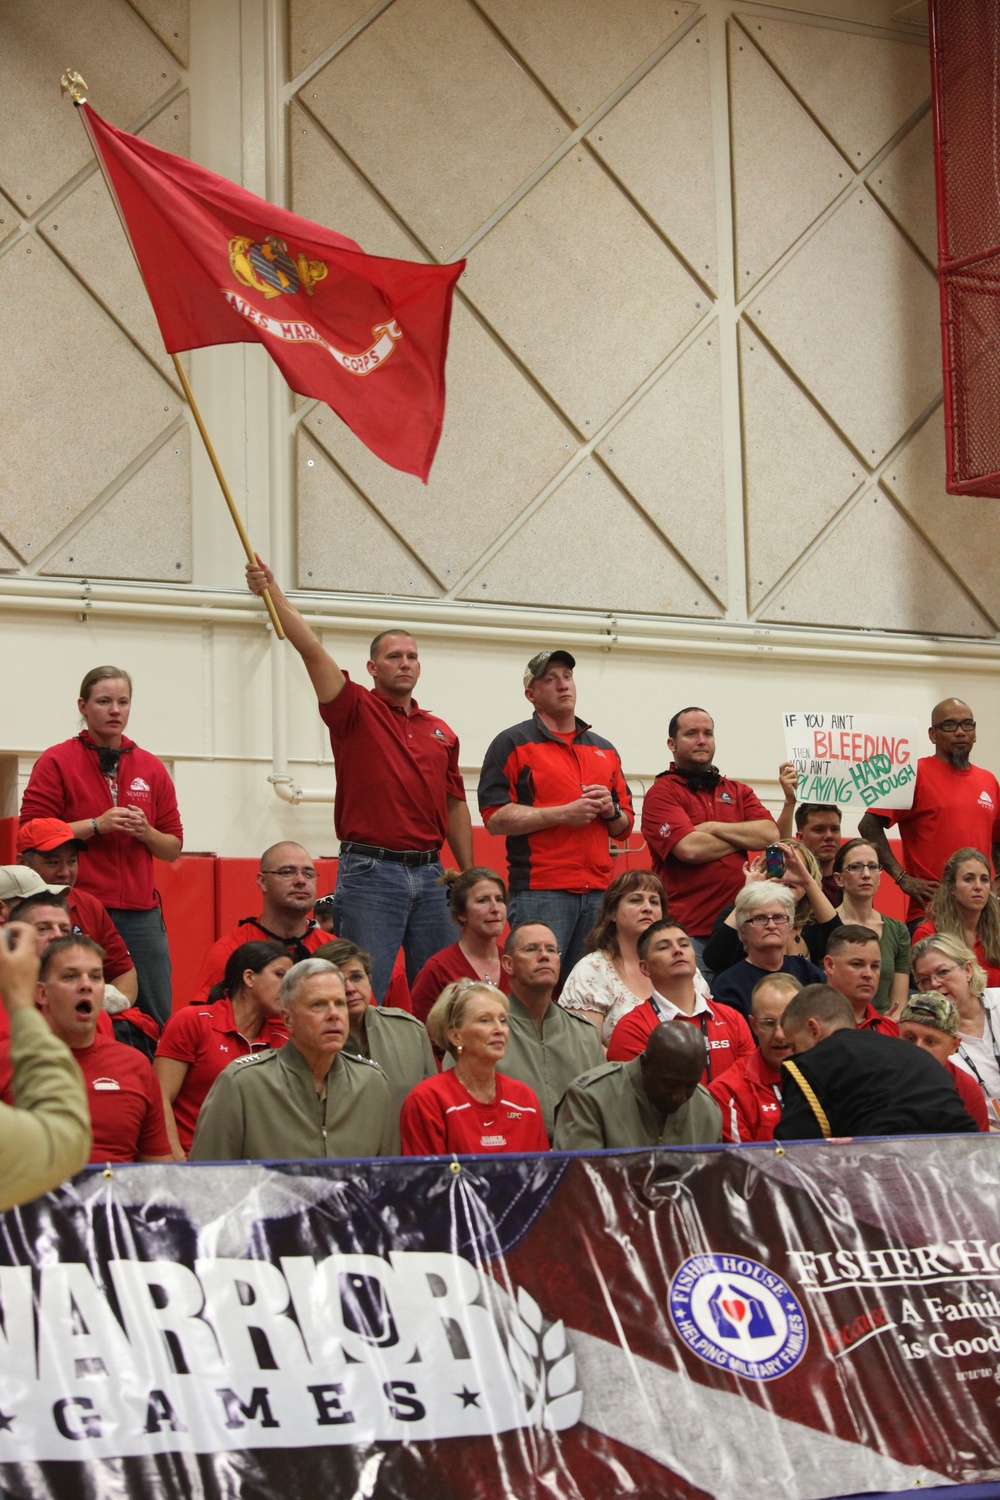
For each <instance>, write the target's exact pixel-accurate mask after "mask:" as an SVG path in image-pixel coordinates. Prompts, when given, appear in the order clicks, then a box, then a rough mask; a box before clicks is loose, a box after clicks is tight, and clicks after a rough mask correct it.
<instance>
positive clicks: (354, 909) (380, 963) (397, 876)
mask: <svg viewBox="0 0 1000 1500" xmlns="http://www.w3.org/2000/svg"><path fill="white" fill-rule="evenodd" d="M441 873H442V871H441V862H440V860H435V861H434V863H433V864H430V865H403V864H399V863H397V862H396V861H395V860H388V859H375V858H373V857H372V855H370V854H354V853H347V854H344V853H341V856H340V863H339V865H338V866H337V885H336V889H335V890H334V893H333V930H334V932H336V934H337V936H338V937H340V938H349V939H350V941H351V942H352V943H357V945H358V947H359V948H364V949H365V950H366V951H367V952H368V953H370V954H371V956H372V990H373V991H374V993H375V998H376V1000H377V1001H378V1003H379V1004H380V1005H381V1004H382V1002H383V999H384V997H385V992H386V990H387V989H388V988H389V980H390V979H391V977H392V966H393V964H394V963H395V961H396V954H397V953H398V952H399V950H400V948H402V950H403V954H404V956H405V958H406V977H407V979H408V980H409V982H410V984H412V983H413V981H414V980H415V979H416V977H417V975H418V974H419V973H420V970H421V969H422V968H423V966H424V964H425V963H426V962H427V960H428V959H429V958H431V957H432V956H433V955H434V954H435V953H439V952H440V951H441V949H442V948H447V947H448V946H449V945H450V944H451V943H454V942H455V941H456V939H457V938H458V928H457V926H456V925H455V923H454V922H453V920H452V917H451V913H450V912H449V910H448V900H447V896H446V894H445V889H444V886H442V885H438V884H437V882H438V880H439V879H440V877H441Z"/></svg>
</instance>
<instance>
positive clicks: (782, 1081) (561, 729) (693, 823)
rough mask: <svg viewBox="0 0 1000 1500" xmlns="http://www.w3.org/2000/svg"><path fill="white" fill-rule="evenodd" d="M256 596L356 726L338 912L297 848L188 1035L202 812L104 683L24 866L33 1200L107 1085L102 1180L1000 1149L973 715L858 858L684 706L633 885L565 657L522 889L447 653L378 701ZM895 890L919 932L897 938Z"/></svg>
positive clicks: (376, 668) (15, 1110) (540, 715)
mask: <svg viewBox="0 0 1000 1500" xmlns="http://www.w3.org/2000/svg"><path fill="white" fill-rule="evenodd" d="M247 572H248V583H249V586H250V588H251V589H252V591H253V592H255V593H258V594H259V593H260V592H261V591H262V590H263V589H264V588H265V587H268V588H269V589H270V592H271V597H272V599H273V601H274V604H275V607H276V609H277V612H278V615H279V618H280V620H281V623H282V626H283V628H284V631H285V634H286V636H287V639H288V641H289V643H290V644H291V646H292V647H293V648H294V649H295V650H296V651H297V652H298V654H299V655H300V656H301V657H302V660H303V662H304V665H305V667H306V670H307V672H308V674H309V677H310V680H311V682H312V685H313V687H314V689H315V692H316V696H317V701H318V705H319V712H320V715H321V717H322V719H323V722H324V723H325V724H326V726H327V728H328V730H329V733H330V739H331V744H332V747H333V754H334V758H335V762H336V770H337V791H336V802H335V805H334V820H335V828H336V833H337V836H338V838H339V840H340V859H339V865H338V873H337V880H336V888H335V890H334V891H333V893H332V896H323V897H321V896H320V894H319V892H318V890H317V870H316V865H315V861H314V860H313V859H312V857H311V856H310V854H309V852H308V851H307V850H306V849H304V848H303V847H302V846H301V845H300V844H298V843H296V842H294V841H285V842H281V843H278V844H275V845H273V846H272V847H271V848H269V849H266V850H265V851H264V853H263V854H262V856H261V860H260V870H259V874H258V877H257V882H258V886H259V889H260V902H259V910H258V911H257V912H254V913H251V914H248V916H247V917H246V918H244V919H243V920H242V921H241V922H240V923H239V924H238V925H237V926H236V927H235V928H234V929H233V930H232V931H231V932H229V933H226V934H225V935H224V936H222V937H220V938H219V939H218V941H217V942H215V943H214V944H213V946H212V947H211V948H210V949H209V951H208V952H207V953H206V954H205V955H204V961H203V963H202V966H201V972H200V975H199V978H198V981H197V983H196V985H195V991H194V994H193V995H192V996H191V997H190V1003H189V1004H185V1005H183V1006H181V1007H180V1008H179V1009H175V1010H173V1011H172V1004H171V988H170V961H169V950H168V948H167V942H166V933H165V929H164V923H163V916H162V912H161V909H160V906H159V903H158V898H157V896H156V892H155V887H154V865H153V859H154V857H155V858H157V859H161V860H174V859H176V858H177V856H178V855H179V854H180V852H181V847H182V839H183V830H182V827H181V820H180V815H179V812H178V808H177V803H176V799H175V796H174V791H173V786H172V783H171V781H170V778H169V776H168V775H167V772H166V770H165V768H164V766H163V765H162V763H161V762H160V761H159V760H158V759H157V758H156V756H155V755H153V754H151V753H150V752H148V751H146V750H143V749H140V748H139V747H138V746H137V745H135V744H134V743H133V741H131V740H130V739H129V738H128V737H127V736H126V734H125V730H126V728H127V725H128V720H129V713H130V709H131V702H132V683H131V679H130V678H129V676H128V673H127V672H125V671H124V670H122V669H121V668H118V667H114V666H103V667H97V668H95V669H94V670H92V671H90V672H88V673H87V675H86V677H85V678H84V680H83V683H82V685H81V689H80V698H79V709H80V713H81V715H82V719H83V725H84V727H83V729H82V731H81V732H80V733H79V734H78V735H76V736H75V737H74V738H72V739H70V740H67V741H65V742H64V743H62V744H58V745H55V746H52V747H51V748H50V749H48V750H46V751H45V752H44V753H43V754H42V755H41V756H40V757H39V759H38V761H37V762H36V764H35V767H34V769H33V771H32V773H31V776H30V779H29V781H28V785H27V788H26V790H25V793H24V797H23V801H22V807H21V819H20V831H19V835H18V841H17V850H18V863H17V864H15V865H10V866H5V867H0V927H2V928H3V929H4V931H3V933H2V934H0V992H2V994H3V998H4V1002H5V1009H4V1010H3V1011H0V1097H2V1099H3V1101H4V1106H3V1107H4V1109H5V1110H6V1111H7V1114H8V1115H9V1116H10V1119H11V1120H14V1119H16V1120H17V1125H18V1128H19V1129H21V1130H26V1131H27V1135H26V1136H25V1139H26V1140H28V1141H29V1145H28V1146H27V1147H19V1149H18V1161H17V1169H18V1186H17V1187H16V1189H14V1190H13V1191H14V1194H15V1196H14V1197H10V1196H9V1195H8V1193H7V1192H6V1191H5V1193H4V1197H3V1200H2V1201H3V1202H4V1203H5V1204H6V1203H7V1202H9V1201H17V1195H20V1196H22V1197H23V1196H24V1194H25V1193H29V1194H30V1192H31V1191H32V1190H34V1191H36V1192H37V1191H43V1190H44V1188H45V1187H47V1186H49V1185H51V1184H52V1182H53V1181H56V1180H59V1178H60V1176H61V1175H63V1174H65V1172H67V1171H70V1170H73V1169H74V1166H75V1165H78V1164H79V1161H81V1160H83V1155H82V1152H83V1151H84V1150H85V1149H86V1146H87V1141H86V1140H85V1139H84V1136H83V1133H81V1132H85V1131H86V1124H87V1122H86V1120H83V1119H82V1118H81V1117H82V1110H81V1107H80V1100H79V1088H78V1083H79V1081H81V1080H82V1084H83V1090H84V1093H85V1097H86V1104H87V1112H88V1114H89V1141H90V1151H89V1160H90V1161H92V1162H101V1163H104V1162H126V1161H147V1162H149V1161H152V1162H157V1161H164V1162H165V1161H184V1160H187V1159H190V1160H192V1161H226V1160H242V1159H246V1158H262V1159H276V1158H310V1157H347V1158H351V1157H365V1156H379V1155H395V1154H399V1153H400V1152H402V1153H403V1154H410V1155H435V1154H442V1153H449V1154H450V1153H452V1152H459V1153H463V1152H472V1153H479V1152H533V1151H545V1150H548V1149H549V1148H550V1146H552V1147H555V1148H556V1149H560V1150H592V1149H601V1148H606V1147H611V1148H623V1147H630V1146H657V1145H679V1144H713V1143H717V1142H720V1141H721V1142H732V1143H739V1144H742V1143H746V1142H756V1141H769V1140H772V1139H779V1140H781V1139H784V1140H789V1139H795V1140H798V1139H803V1138H810V1137H831V1136H832V1137H839V1136H850V1135H861V1134H911V1133H917V1134H919V1133H939V1132H953V1131H957V1132H961V1131H966V1132H971V1131H988V1130H994V1131H1000V901H998V897H997V894H996V890H995V888H994V886H995V880H994V877H995V872H996V868H997V853H998V845H1000V786H998V783H997V780H996V777H995V776H994V775H993V774H992V773H991V772H989V771H987V770H984V769H981V768H980V767H978V766H976V765H974V764H973V763H972V760H971V753H972V749H973V746H974V744H975V739H976V725H975V720H974V717H973V714H972V711H971V709H970V708H969V706H968V705H967V704H966V703H964V702H962V701H961V700H958V699H954V698H949V699H946V700H944V701H943V702H942V703H939V704H937V705H936V706H935V708H934V709H933V710H932V712H931V717H930V728H929V736H930V741H931V745H932V747H933V753H932V754H930V755H928V756H927V757H925V758H922V759H920V760H919V762H918V764H917V768H916V779H915V783H914V798H913V804H912V806H911V807H910V808H907V809H905V810H891V811H890V810H885V811H881V810H880V809H879V808H877V807H875V808H871V809H869V810H868V811H867V812H866V814H865V815H864V817H863V818H862V819H861V824H860V831H859V836H858V837H856V838H849V839H847V840H844V839H843V837H842V831H841V814H840V811H839V809H838V808H837V807H836V806H820V805H816V804H808V803H799V802H798V801H797V798H796V788H797V778H796V773H795V770H794V768H793V767H792V765H791V764H785V765H782V766H781V768H780V770H779V781H780V784H781V787H782V790H783V794H784V805H783V807H782V809H781V812H780V814H779V816H778V817H777V819H775V818H773V817H772V816H771V814H770V812H769V811H768V810H767V808H766V807H765V806H764V804H763V803H762V802H761V801H760V799H759V798H758V797H757V795H756V794H755V792H754V791H753V790H752V788H751V787H749V786H746V785H744V784H742V783H740V782H738V781H735V780H733V779H731V778H729V777H727V776H725V775H723V774H722V773H721V772H720V771H719V770H718V769H717V767H716V764H715V761H716V745H715V731H714V723H713V720H712V717H711V715H710V714H709V712H708V711H707V710H705V709H703V708H700V707H696V706H690V707H686V708H682V709H679V710H678V711H677V712H676V713H675V714H674V715H673V716H672V718H671V719H670V722H669V728H668V734H667V748H668V750H669V753H670V763H669V765H668V767H667V769H666V770H664V771H663V772H662V774H661V775H659V776H658V777H657V779H656V781H655V783H654V784H653V786H652V787H651V788H650V790H649V791H648V792H647V794H646V797H645V800H644V805H643V808H642V818H641V832H642V836H643V838H644V840H645V843H646V845H647V847H648V849H649V851H650V855H651V862H652V868H651V869H649V870H639V869H627V870H625V871H624V872H623V873H622V874H619V875H617V876H616V875H615V874H614V855H615V846H616V844H618V843H620V842H622V841H624V840H625V839H626V838H627V836H628V835H629V833H630V832H631V831H632V828H633V822H634V816H633V808H632V799H631V796H630V793H629V788H628V786H627V784H626V781H625V777H624V774H623V772H622V766H621V761H620V759H619V756H618V753H617V751H616V750H615V747H614V745H613V744H612V743H611V742H610V740H608V739H606V738H604V737H603V736H602V735H600V734H598V733H596V732H595V731H594V730H593V729H592V728H591V727H590V725H589V724H587V723H586V722H585V721H584V720H583V719H581V718H580V717H578V715H577V713H576V684H575V681H574V668H575V665H576V663H575V660H574V658H573V656H572V655H571V654H570V653H569V652H568V651H565V650H543V651H540V652H538V653H537V654H536V655H534V656H533V657H532V658H531V660H530V661H529V662H528V664H527V667H526V669H525V672H524V694H525V697H526V699H527V700H528V704H529V705H530V717H528V718H527V719H525V721H524V722H522V723H519V724H516V725H513V726H512V727H510V728H509V729H505V730H503V731H502V732H501V733H500V734H498V735H497V736H496V738H495V739H494V740H493V742H492V743H491V745H490V746H489V748H488V750H487V752H486V757H485V761H484V764H483V769H482V773H481V776H480V779H479V805H480V811H481V814H482V819H483V823H484V825H485V827H486V829H487V830H488V831H489V833H490V834H493V835H496V836H497V837H499V838H502V839H503V840H505V849H506V861H505V863H506V871H505V873H503V874H501V873H500V871H499V870H497V869H494V868H488V867H486V866H477V865H475V864H474V861H473V847H472V825H471V818H470V815H469V810H468V806H467V803H466V796H465V788H464V783H463V780H462V777H461V775H460V773H459V768H458V750H459V746H458V739H457V737H456V735H455V733H454V731H453V730H452V729H451V728H450V727H449V726H448V725H447V724H446V723H445V722H444V721H443V720H441V719H440V718H438V717H437V716H436V715H435V714H433V713H431V712H429V711H428V710H426V709H423V708H421V707H420V706H419V705H418V703H417V701H416V698H415V696H414V692H415V689H416V686H417V682H418V679H419V675H420V659H419V654H418V649H417V644H416V642H415V640H414V639H413V637H412V636H411V635H410V634H408V633H407V632H405V631H402V630H386V631H384V632H382V633H381V634H380V635H378V636H376V638H375V640H374V641H373V642H372V644H371V651H370V660H369V661H368V664H367V671H368V674H369V677H370V678H371V686H370V687H365V686H363V685H362V684H361V683H357V682H354V681H352V679H351V678H350V677H349V675H348V674H347V673H346V672H345V671H343V670H342V669H341V668H340V667H339V666H338V665H337V663H336V662H335V661H334V660H333V658H332V657H331V656H330V654H329V653H328V652H327V650H326V649H325V647H324V646H323V644H322V643H321V642H320V641H319V639H318V638H317V637H316V635H315V634H314V633H313V631H312V630H311V628H310V627H309V625H308V624H307V623H306V621H305V620H304V619H303V618H302V616H301V615H300V614H299V613H298V611H297V610H296V609H295V608H294V607H293V606H292V605H291V604H290V603H289V602H288V600H287V599H286V598H285V596H284V594H283V593H282V591H281V589H280V588H279V587H278V585H277V584H276V582H275V580H274V578H273V575H272V574H271V572H270V570H269V569H268V568H267V567H266V566H265V565H264V564H263V563H262V562H260V561H259V560H258V565H257V566H256V567H253V566H251V567H249V568H248V570H247ZM892 824H895V825H896V826H897V829H898V834H899V838H900V841H901V848H902V860H901V861H899V860H897V859H896V857H895V855H894V853H893V851H892V849H891V847H890V845H889V842H888V839H887V829H888V828H889V827H890V826H891V825H892ZM445 840H447V842H448V844H449V847H450V849H451V851H452V854H453V855H454V858H455V860H456V862H457V864H458V865H459V866H460V869H459V870H449V871H445V870H444V869H443V868H442V863H441V849H442V845H443V844H444V842H445ZM882 879H889V880H893V881H895V883H896V884H897V885H898V886H899V887H900V889H901V890H902V891H903V893H904V894H905V895H906V897H907V898H908V903H909V906H908V912H907V921H906V922H905V923H904V922H902V921H898V920H896V919H894V918H891V917H889V916H886V915H883V914H882V913H881V912H880V910H879V909H878V904H877V897H878V890H879V883H880V881H881V880H882ZM32 1002H33V1003H32ZM8 1014H9V1018H8ZM43 1038H44V1039H45V1045H44V1046H43V1045H42V1039H43ZM60 1044H61V1045H60ZM67 1067H69V1069H70V1071H71V1072H72V1074H73V1077H74V1079H75V1080H76V1084H77V1086H76V1092H74V1091H73V1090H72V1089H67V1086H66V1076H67ZM46 1075H47V1076H49V1077H50V1079H51V1088H52V1091H53V1094H58V1095H59V1096H60V1097H61V1100H62V1105H61V1111H62V1112H61V1113H59V1107H58V1106H52V1108H54V1109H55V1113H52V1114H47V1113H46V1110H47V1109H49V1108H50V1106H48V1105H46V1102H45V1098H44V1093H45V1089H44V1084H45V1076H46ZM40 1088H41V1092H40ZM70 1096H72V1097H70ZM26 1116H31V1117H32V1118H31V1119H30V1120H28V1119H26V1118H24V1117H26ZM71 1136H72V1137H73V1138H74V1139H75V1141H76V1150H77V1152H78V1158H79V1159H78V1160H74V1158H73V1156H72V1153H71V1152H70V1153H69V1154H67V1150H68V1147H67V1142H68V1140H69V1138H70V1137H71ZM18 1139H19V1141H20V1139H21V1137H20V1136H19V1137H18ZM25 1184H26V1185H25Z"/></svg>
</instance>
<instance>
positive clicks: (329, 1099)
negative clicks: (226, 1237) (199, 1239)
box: [189, 1042, 399, 1161]
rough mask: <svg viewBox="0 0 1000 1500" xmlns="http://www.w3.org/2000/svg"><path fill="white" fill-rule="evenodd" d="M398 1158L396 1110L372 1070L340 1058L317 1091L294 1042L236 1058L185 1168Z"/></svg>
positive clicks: (364, 1062)
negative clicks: (193, 1163)
mask: <svg viewBox="0 0 1000 1500" xmlns="http://www.w3.org/2000/svg"><path fill="white" fill-rule="evenodd" d="M398 1155H399V1111H398V1110H397V1108H396V1106H395V1104H394V1103H393V1098H392V1090H391V1089H390V1087H389V1081H388V1079H387V1078H386V1076H385V1074H384V1073H383V1072H382V1069H381V1068H380V1067H379V1066H378V1065H377V1063H373V1062H369V1061H368V1059H367V1058H365V1057H359V1056H358V1055H357V1054H356V1053H350V1052H344V1051H341V1052H338V1053H337V1055H336V1057H335V1058H334V1059H333V1064H332V1066H331V1068H330V1071H329V1073H328V1074H327V1076H326V1093H325V1096H324V1097H322V1098H321V1097H320V1095H319V1094H317V1092H316V1086H315V1084H314V1082H313V1076H312V1073H311V1072H310V1071H309V1064H308V1063H307V1062H306V1060H305V1058H304V1057H303V1055H302V1053H301V1052H300V1051H299V1049H298V1048H297V1047H296V1045H295V1043H294V1042H286V1043H285V1045H284V1046H283V1047H282V1048H281V1049H280V1051H277V1052H273V1051H267V1052H254V1053H252V1054H251V1055H250V1056H249V1057H240V1058H237V1060H236V1061H235V1062H233V1063H230V1064H229V1067H228V1068H226V1070H225V1072H223V1073H220V1074H219V1076H218V1078H217V1079H216V1080H215V1082H214V1083H213V1084H212V1087H211V1088H210V1089H209V1091H208V1097H207V1098H206V1100H205V1102H204V1104H203V1105H202V1107H201V1113H200V1114H199V1116H198V1124H197V1125H196V1127H195V1132H194V1141H193V1142H192V1144H191V1151H190V1154H189V1159H190V1160H191V1161H248V1160H258V1161H259V1160H263V1161H297V1160H301V1159H303V1158H309V1157H348V1158H350V1157H355V1156H398Z"/></svg>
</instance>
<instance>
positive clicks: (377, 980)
mask: <svg viewBox="0 0 1000 1500" xmlns="http://www.w3.org/2000/svg"><path fill="white" fill-rule="evenodd" d="M247 583H248V584H249V586H250V589H251V591H252V592H253V593H255V594H263V592H264V590H265V588H266V589H268V590H269V591H270V594H271V598H272V601H273V603H274V607H275V609H276V611H277V614H278V618H279V620H280V621H281V625H282V628H283V630H284V632H285V635H286V637H287V639H288V641H289V642H290V644H291V645H292V646H294V647H295V650H296V651H297V652H298V653H299V655H300V656H301V657H302V660H303V661H304V662H305V665H306V671H307V672H308V673H309V677H310V680H311V682H312V685H313V687H314V688H315V690H316V697H317V699H318V701H319V712H320V717H321V719H322V720H323V723H324V724H325V725H326V726H327V728H328V729H329V731H330V744H331V747H332V749H333V758H334V761H335V763H336V768H337V795H336V800H335V801H334V805H333V817H334V824H335V827H336V830H337V837H338V838H339V839H340V863H339V865H338V868H337V887H336V890H335V891H334V895H333V926H334V930H335V932H336V933H337V936H338V937H341V938H349V939H350V940H351V942H353V943H357V945H358V947H359V948H364V949H365V950H366V951H367V952H368V953H370V954H371V956H372V989H373V991H374V992H375V995H376V997H377V998H378V1000H379V1001H380V1002H381V1001H382V1000H383V998H384V996H385V992H386V989H387V988H388V985H389V979H390V977H391V975H392V965H393V961H394V959H395V957H396V954H397V952H398V951H399V949H400V947H402V949H403V952H404V954H405V956H406V973H407V977H408V979H409V981H410V983H411V984H412V983H413V981H414V980H415V979H416V977H417V974H418V973H419V972H420V969H421V968H422V967H423V965H424V964H425V963H426V962H427V960H428V959H429V958H430V957H431V956H432V955H433V954H435V953H437V952H438V951H439V950H440V949H441V948H446V947H447V946H448V945H449V943H453V942H454V941H455V924H454V923H453V921H452V919H451V916H450V915H449V912H448V903H447V898H446V895H445V889H444V887H443V886H442V885H441V884H439V880H440V876H441V874H442V868H441V845H442V844H443V842H444V840H445V838H447V840H448V843H449V844H450V845H451V850H452V853H453V854H454V856H455V858H456V860H457V861H458V863H459V865H460V866H461V867H462V869H463V870H467V869H468V868H469V867H470V866H471V865H472V862H473V861H472V820H471V818H470V816H469V808H468V805H467V803H466V800H465V784H464V782H463V781H462V775H461V772H460V771H459V769H458V738H457V736H456V735H455V733H454V732H453V731H452V730H451V729H449V727H448V725H447V724H446V723H445V722H444V720H443V719H439V718H437V717H436V716H435V715H434V714H431V713H428V712H427V710H426V709H423V708H420V707H419V706H418V705H417V703H416V701H415V700H414V697H413V689H414V688H415V686H416V683H417V679H418V678H419V676H420V658H419V656H418V654H417V643H416V641H415V640H414V639H413V637H412V635H410V634H409V632H408V631H405V630H384V631H382V632H381V633H380V634H379V635H377V636H376V637H375V639H374V640H373V641H372V644H371V659H370V660H369V662H368V675H369V676H370V677H371V678H372V681H373V684H374V685H373V687H372V688H371V690H370V691H369V692H366V691H365V689H364V688H363V687H362V686H361V685H360V683H357V682H352V681H351V679H350V677H349V676H348V675H347V673H346V672H343V671H341V669H340V667H338V665H337V663H336V662H335V661H334V659H333V657H332V656H331V655H330V653H329V652H328V651H327V650H325V648H324V647H323V645H322V643H321V642H320V640H319V639H318V637H317V636H316V635H315V633H314V632H313V631H312V630H311V629H310V627H309V625H308V624H307V623H306V621H305V620H304V619H303V618H302V616H301V615H300V614H299V612H298V610H297V609H296V608H295V607H294V605H291V604H289V602H288V600H287V599H286V598H285V596H284V594H283V593H282V591H281V589H280V588H279V587H278V585H277V584H276V583H275V581H274V574H273V573H272V572H271V570H270V568H268V567H267V565H266V564H265V563H263V562H262V561H261V559H260V558H258V559H257V565H256V566H254V567H251V566H249V565H248V566H247Z"/></svg>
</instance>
